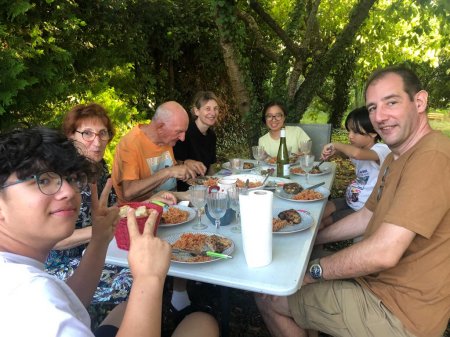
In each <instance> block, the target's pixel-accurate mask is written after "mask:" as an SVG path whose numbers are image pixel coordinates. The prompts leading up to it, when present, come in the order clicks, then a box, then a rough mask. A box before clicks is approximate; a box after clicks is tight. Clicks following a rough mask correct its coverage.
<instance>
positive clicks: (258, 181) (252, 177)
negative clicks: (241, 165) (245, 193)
mask: <svg viewBox="0 0 450 337" xmlns="http://www.w3.org/2000/svg"><path fill="white" fill-rule="evenodd" d="M227 179H236V186H237V187H239V188H242V187H245V183H246V181H247V180H248V189H249V190H256V189H258V188H262V187H263V186H264V185H263V182H264V179H265V177H263V176H260V175H257V174H235V175H231V176H228V177H227Z"/></svg>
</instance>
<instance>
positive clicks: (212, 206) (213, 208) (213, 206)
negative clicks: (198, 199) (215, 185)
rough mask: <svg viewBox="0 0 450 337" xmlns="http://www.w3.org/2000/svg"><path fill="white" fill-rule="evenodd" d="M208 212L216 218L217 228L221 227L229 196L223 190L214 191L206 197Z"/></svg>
mask: <svg viewBox="0 0 450 337" xmlns="http://www.w3.org/2000/svg"><path fill="white" fill-rule="evenodd" d="M206 202H207V204H208V212H209V214H211V216H212V217H213V218H214V219H215V220H216V221H215V225H216V229H219V228H220V218H221V217H223V216H224V215H225V213H226V211H227V208H228V196H227V194H226V193H222V192H212V193H209V194H208V195H207V197H206Z"/></svg>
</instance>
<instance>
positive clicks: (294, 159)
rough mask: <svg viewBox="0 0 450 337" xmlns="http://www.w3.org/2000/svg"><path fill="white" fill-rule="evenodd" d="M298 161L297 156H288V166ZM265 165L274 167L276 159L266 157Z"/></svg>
mask: <svg viewBox="0 0 450 337" xmlns="http://www.w3.org/2000/svg"><path fill="white" fill-rule="evenodd" d="M297 160H298V155H290V156H289V164H294V163H296V162H297ZM266 163H267V164H269V165H275V164H276V163H277V157H267V158H266Z"/></svg>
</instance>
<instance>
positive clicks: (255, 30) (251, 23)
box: [236, 9, 279, 62]
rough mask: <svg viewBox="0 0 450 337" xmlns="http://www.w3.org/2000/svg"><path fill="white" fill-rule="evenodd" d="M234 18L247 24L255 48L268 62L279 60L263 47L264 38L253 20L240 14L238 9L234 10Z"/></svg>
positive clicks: (277, 56) (244, 14)
mask: <svg viewBox="0 0 450 337" xmlns="http://www.w3.org/2000/svg"><path fill="white" fill-rule="evenodd" d="M236 16H237V17H238V18H239V19H241V20H242V21H244V22H245V23H246V24H247V27H248V28H249V29H250V31H251V32H252V33H253V35H254V37H255V42H256V48H258V49H259V50H260V51H261V53H263V54H264V55H265V56H266V57H267V58H268V59H269V60H271V61H273V62H277V61H278V59H279V55H278V54H277V53H276V52H274V51H273V50H272V49H271V48H269V47H268V46H266V45H265V41H264V38H263V37H262V35H261V33H260V31H259V27H258V24H257V23H256V21H255V19H254V18H253V17H252V16H251V15H250V14H249V13H247V12H241V11H240V10H239V9H237V10H236Z"/></svg>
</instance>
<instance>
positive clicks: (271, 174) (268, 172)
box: [261, 167, 275, 176]
mask: <svg viewBox="0 0 450 337" xmlns="http://www.w3.org/2000/svg"><path fill="white" fill-rule="evenodd" d="M267 174H268V175H269V176H273V175H274V174H275V169H274V168H273V167H270V168H268V169H267V170H261V175H262V176H265V175H267Z"/></svg>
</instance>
